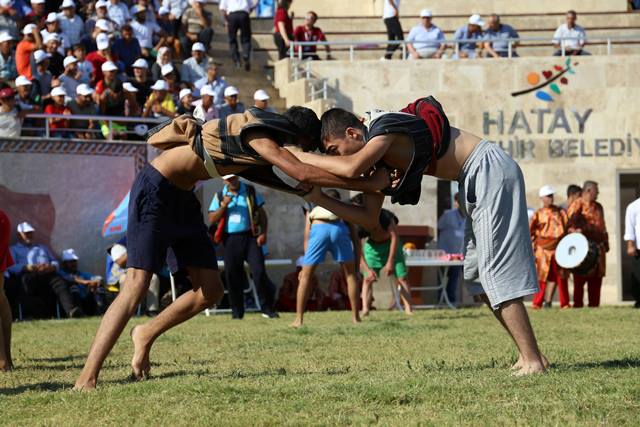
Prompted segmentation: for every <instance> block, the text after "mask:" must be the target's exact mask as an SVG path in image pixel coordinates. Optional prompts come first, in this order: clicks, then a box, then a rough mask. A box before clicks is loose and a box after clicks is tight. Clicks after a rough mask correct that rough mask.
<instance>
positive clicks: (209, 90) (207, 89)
mask: <svg viewBox="0 0 640 427" xmlns="http://www.w3.org/2000/svg"><path fill="white" fill-rule="evenodd" d="M200 96H216V94H215V92H214V91H213V87H212V86H211V85H204V86H202V87H201V88H200Z"/></svg>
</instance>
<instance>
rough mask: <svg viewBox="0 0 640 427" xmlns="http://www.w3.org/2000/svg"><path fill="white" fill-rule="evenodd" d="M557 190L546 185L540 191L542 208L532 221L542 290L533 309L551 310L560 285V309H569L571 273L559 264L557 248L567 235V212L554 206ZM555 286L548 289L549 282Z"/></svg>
mask: <svg viewBox="0 0 640 427" xmlns="http://www.w3.org/2000/svg"><path fill="white" fill-rule="evenodd" d="M555 192H556V191H555V190H554V189H553V187H551V186H550V185H543V186H542V187H540V190H539V191H538V196H539V197H540V200H541V201H542V207H541V208H540V209H538V210H537V211H535V213H534V214H533V217H531V221H530V222H529V230H530V233H531V241H532V242H533V248H534V255H535V257H536V271H537V272H538V281H539V283H540V291H539V292H538V293H537V294H535V295H534V297H533V307H534V308H542V307H543V306H544V307H547V308H548V307H551V304H552V301H553V294H554V293H555V287H556V285H557V286H558V291H559V296H560V308H569V307H570V305H569V288H568V284H567V272H566V271H564V270H563V269H562V268H560V267H559V266H558V264H557V263H556V256H555V255H556V246H558V243H560V240H561V239H562V238H563V237H564V236H565V235H566V234H567V231H568V226H567V222H568V217H567V212H566V211H565V210H564V209H562V208H560V207H558V206H556V205H555V204H554V203H553V195H554V194H555ZM549 282H551V285H549V287H547V283H549Z"/></svg>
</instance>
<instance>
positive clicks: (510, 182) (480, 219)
mask: <svg viewBox="0 0 640 427" xmlns="http://www.w3.org/2000/svg"><path fill="white" fill-rule="evenodd" d="M458 184H459V185H460V190H459V193H460V195H459V197H460V199H459V200H460V202H461V206H462V209H463V210H464V211H465V213H466V217H467V219H466V223H465V247H464V251H465V259H464V278H465V280H466V281H474V280H477V279H478V278H479V279H480V283H481V284H482V289H478V288H479V287H477V286H476V287H473V286H472V287H470V289H469V291H470V293H471V294H472V295H473V294H476V295H477V294H481V293H486V294H487V297H488V298H489V301H490V302H491V306H492V307H493V309H494V310H497V309H498V308H500V305H501V304H502V303H504V302H506V301H510V300H513V299H516V298H520V297H524V296H526V295H531V294H534V293H536V292H537V291H538V280H537V278H536V267H535V262H534V257H533V250H532V248H531V238H530V236H529V221H528V217H527V202H526V197H525V185H524V177H523V176H522V171H521V170H520V167H519V166H518V164H517V163H516V162H515V161H514V160H513V159H512V158H511V157H509V155H508V154H506V153H505V152H504V151H503V150H502V149H501V148H500V147H499V146H498V145H496V144H492V143H490V142H487V141H482V142H480V144H478V146H477V147H476V148H475V150H474V151H473V152H472V153H471V155H470V156H469V158H468V159H467V160H466V162H465V164H464V165H463V167H462V171H461V173H460V176H459V177H458Z"/></svg>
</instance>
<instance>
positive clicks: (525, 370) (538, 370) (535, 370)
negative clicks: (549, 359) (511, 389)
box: [512, 361, 546, 377]
mask: <svg viewBox="0 0 640 427" xmlns="http://www.w3.org/2000/svg"><path fill="white" fill-rule="evenodd" d="M545 372H546V369H545V367H544V365H543V364H542V363H540V362H539V361H537V362H530V363H523V364H522V367H521V368H520V369H519V370H517V371H516V372H514V373H513V374H512V375H513V376H514V377H523V376H525V375H534V374H544V373H545Z"/></svg>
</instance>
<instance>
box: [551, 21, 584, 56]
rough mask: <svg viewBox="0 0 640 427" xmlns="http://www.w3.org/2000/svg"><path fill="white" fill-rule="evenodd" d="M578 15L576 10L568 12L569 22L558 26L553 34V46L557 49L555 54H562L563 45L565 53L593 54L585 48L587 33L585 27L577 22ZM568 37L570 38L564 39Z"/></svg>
mask: <svg viewBox="0 0 640 427" xmlns="http://www.w3.org/2000/svg"><path fill="white" fill-rule="evenodd" d="M577 19H578V15H577V14H576V12H575V11H574V10H570V11H568V12H567V22H566V23H565V24H562V25H560V26H559V27H558V29H557V30H556V32H555V34H554V35H553V46H554V47H555V48H556V49H557V50H556V52H555V53H554V56H561V55H562V47H564V54H565V55H591V54H590V53H589V52H587V51H586V50H584V45H585V44H586V38H587V33H585V31H584V28H582V27H581V26H580V25H577V24H576V20H577ZM563 37H568V38H569V39H568V40H562V38H563Z"/></svg>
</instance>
